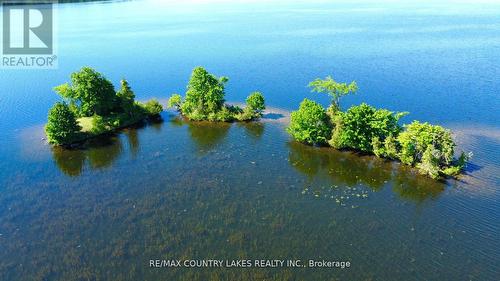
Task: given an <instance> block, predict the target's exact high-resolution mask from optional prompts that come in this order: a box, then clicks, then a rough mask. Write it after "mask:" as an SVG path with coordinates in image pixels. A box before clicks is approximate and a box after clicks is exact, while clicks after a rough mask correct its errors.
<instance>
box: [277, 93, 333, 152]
mask: <svg viewBox="0 0 500 281" xmlns="http://www.w3.org/2000/svg"><path fill="white" fill-rule="evenodd" d="M287 131H288V133H289V134H290V135H291V136H292V137H293V138H294V139H295V140H297V141H299V142H303V143H307V144H325V143H326V142H327V140H328V139H329V138H330V132H331V126H330V122H329V118H328V115H327V114H326V111H325V109H324V108H323V107H322V106H321V105H320V104H318V103H316V102H314V101H312V100H309V99H304V100H303V101H302V102H301V103H300V107H299V110H298V111H294V112H292V113H291V119H290V126H289V127H288V128H287Z"/></svg>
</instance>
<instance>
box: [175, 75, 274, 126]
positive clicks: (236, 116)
mask: <svg viewBox="0 0 500 281" xmlns="http://www.w3.org/2000/svg"><path fill="white" fill-rule="evenodd" d="M228 80H229V79H228V78H227V77H225V76H223V77H220V78H218V77H216V76H215V75H213V74H211V73H209V72H208V71H207V70H205V69H204V68H203V67H196V68H195V69H194V70H193V72H192V74H191V78H190V79H189V83H188V86H187V92H186V97H185V98H184V99H183V98H182V97H181V95H179V94H173V95H172V96H171V97H170V98H169V99H168V102H167V106H168V107H169V108H175V109H177V110H178V111H179V112H180V113H181V115H182V116H184V117H186V118H187V119H189V120H192V121H204V120H208V121H221V122H232V121H251V120H254V119H258V118H260V117H262V112H263V111H264V109H265V108H266V106H265V101H264V96H263V95H262V94H261V93H260V92H253V93H251V94H250V95H249V96H248V97H247V99H246V106H245V108H243V109H242V108H240V107H239V106H234V105H228V104H225V99H224V96H225V84H226V83H227V81H228Z"/></svg>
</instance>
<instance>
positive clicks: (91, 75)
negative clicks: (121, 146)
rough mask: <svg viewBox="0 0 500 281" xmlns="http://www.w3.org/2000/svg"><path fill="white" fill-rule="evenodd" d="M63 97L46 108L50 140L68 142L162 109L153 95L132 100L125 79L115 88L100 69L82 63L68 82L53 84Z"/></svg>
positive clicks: (84, 138) (77, 140) (116, 126)
mask: <svg viewBox="0 0 500 281" xmlns="http://www.w3.org/2000/svg"><path fill="white" fill-rule="evenodd" d="M54 91H55V92H56V93H57V94H59V95H60V96H61V97H62V98H63V101H62V102H57V103H56V104H55V105H54V106H53V107H52V108H51V109H50V111H49V114H48V122H47V125H46V126H45V132H46V134H47V139H48V141H49V143H51V144H54V145H61V146H69V145H73V144H77V143H80V142H82V141H84V140H86V139H89V138H92V137H96V136H98V135H102V134H105V133H109V132H112V131H114V130H117V129H120V128H124V127H127V126H130V125H133V124H137V123H139V122H142V121H144V120H147V119H155V118H158V117H159V114H160V113H161V112H162V111H163V107H162V105H161V104H160V103H159V102H158V101H157V100H156V99H152V100H150V101H148V102H146V103H140V102H137V101H135V94H134V92H133V91H132V89H131V87H130V85H129V84H128V82H127V80H125V79H123V80H121V88H120V90H119V91H118V92H116V91H115V88H114V86H113V84H112V83H111V82H110V81H109V80H108V79H106V77H104V76H103V75H102V74H101V73H99V72H97V71H95V70H94V69H92V68H90V67H83V68H82V69H81V70H80V71H77V72H74V73H72V74H71V83H65V84H62V85H59V86H57V87H55V88H54Z"/></svg>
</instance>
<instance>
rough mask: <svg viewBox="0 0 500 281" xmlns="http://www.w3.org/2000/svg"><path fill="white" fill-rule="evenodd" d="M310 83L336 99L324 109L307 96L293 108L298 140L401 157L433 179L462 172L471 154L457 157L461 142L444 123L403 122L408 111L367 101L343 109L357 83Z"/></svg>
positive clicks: (293, 131)
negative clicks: (342, 105)
mask: <svg viewBox="0 0 500 281" xmlns="http://www.w3.org/2000/svg"><path fill="white" fill-rule="evenodd" d="M309 86H311V87H312V88H313V91H314V92H326V93H328V94H329V95H330V96H331V97H332V103H331V105H330V106H329V107H328V109H325V108H323V107H322V106H321V105H320V104H318V103H316V102H314V101H311V100H309V99H304V100H303V101H302V103H301V104H300V107H299V109H298V110H297V111H294V112H292V114H291V120H290V125H289V127H288V128H287V131H288V132H289V134H290V135H291V136H292V137H293V138H294V139H295V140H297V141H299V142H302V143H305V144H309V145H329V146H331V147H333V148H336V149H348V150H354V151H359V152H362V153H367V154H375V155H376V156H378V157H383V158H388V159H394V160H399V161H401V162H402V163H404V164H407V165H411V166H414V167H416V168H417V169H418V170H419V171H420V172H421V173H423V174H426V175H428V176H430V177H431V178H434V179H439V178H443V177H449V176H457V175H459V174H460V172H461V171H462V170H463V168H464V167H465V164H466V162H467V160H468V158H469V157H470V154H468V155H467V154H465V153H463V152H462V154H461V155H460V157H459V158H458V159H455V158H454V154H455V151H454V149H455V146H456V144H455V142H454V141H453V138H452V136H451V132H450V131H449V130H447V129H445V128H443V127H441V126H438V125H431V124H428V123H421V122H419V121H413V123H411V124H409V125H404V126H401V125H400V124H399V120H400V119H401V118H402V117H403V116H405V115H407V114H408V112H392V111H389V110H387V109H377V108H375V107H373V106H370V105H368V104H365V103H362V104H361V105H357V106H352V107H350V108H349V109H347V110H346V111H342V110H341V108H340V97H342V96H344V95H347V94H349V93H354V92H356V91H357V85H356V83H355V82H352V83H350V84H349V85H347V84H346V83H338V82H336V81H335V80H333V79H332V78H331V77H327V78H326V79H325V80H321V79H316V80H314V81H313V82H311V83H310V84H309Z"/></svg>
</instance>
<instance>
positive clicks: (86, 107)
mask: <svg viewBox="0 0 500 281" xmlns="http://www.w3.org/2000/svg"><path fill="white" fill-rule="evenodd" d="M54 90H55V91H56V92H57V93H58V94H59V95H61V96H62V97H63V98H66V99H68V100H69V101H70V103H71V104H74V105H77V106H78V109H79V111H78V115H80V116H92V115H94V114H98V115H107V114H109V113H110V112H112V111H113V110H114V109H115V108H116V102H117V99H116V93H115V89H114V87H113V84H112V83H111V82H110V81H109V80H108V79H106V78H105V77H104V76H102V75H101V74H100V73H99V72H97V71H95V70H94V69H92V68H90V67H83V68H82V69H81V70H80V71H77V72H74V73H72V74H71V84H70V83H66V84H62V85H59V86H57V87H55V88H54Z"/></svg>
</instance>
